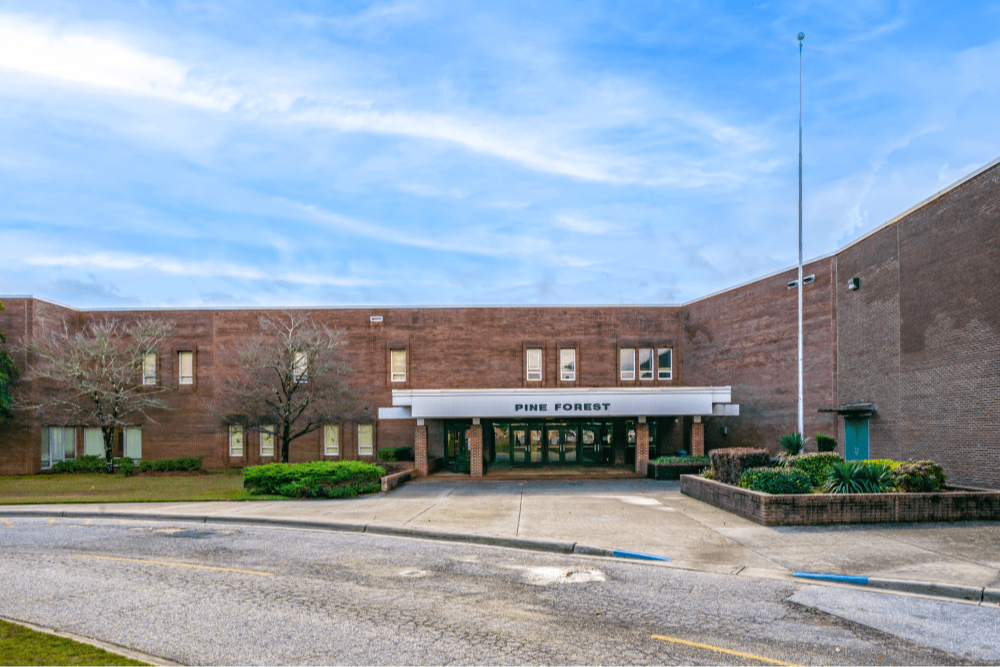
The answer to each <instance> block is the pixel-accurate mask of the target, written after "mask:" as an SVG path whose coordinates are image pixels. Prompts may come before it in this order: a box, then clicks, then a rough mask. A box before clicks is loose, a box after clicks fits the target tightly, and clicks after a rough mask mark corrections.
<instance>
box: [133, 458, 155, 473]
mask: <svg viewBox="0 0 1000 667" xmlns="http://www.w3.org/2000/svg"><path fill="white" fill-rule="evenodd" d="M135 470H136V472H138V473H139V474H140V475H141V474H142V473H144V472H150V471H152V470H153V462H152V461H139V465H138V467H136V469H135Z"/></svg>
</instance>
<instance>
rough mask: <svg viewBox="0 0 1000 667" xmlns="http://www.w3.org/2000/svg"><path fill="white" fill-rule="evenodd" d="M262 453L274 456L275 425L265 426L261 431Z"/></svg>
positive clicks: (262, 454)
mask: <svg viewBox="0 0 1000 667" xmlns="http://www.w3.org/2000/svg"><path fill="white" fill-rule="evenodd" d="M260 455H261V456H274V427H273V426H265V427H264V428H262V429H261V431H260Z"/></svg>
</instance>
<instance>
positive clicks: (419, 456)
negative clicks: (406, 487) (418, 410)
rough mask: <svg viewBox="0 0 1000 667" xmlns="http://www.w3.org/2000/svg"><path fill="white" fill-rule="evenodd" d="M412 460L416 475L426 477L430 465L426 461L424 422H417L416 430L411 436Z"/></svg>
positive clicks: (425, 428)
mask: <svg viewBox="0 0 1000 667" xmlns="http://www.w3.org/2000/svg"><path fill="white" fill-rule="evenodd" d="M413 461H414V462H415V463H416V467H417V474H418V475H420V476H421V477H427V475H429V474H430V467H429V464H428V462H427V425H426V424H417V430H416V432H415V433H414V436H413Z"/></svg>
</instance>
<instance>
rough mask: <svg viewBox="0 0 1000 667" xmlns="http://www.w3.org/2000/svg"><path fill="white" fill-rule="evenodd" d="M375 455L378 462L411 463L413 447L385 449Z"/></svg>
mask: <svg viewBox="0 0 1000 667" xmlns="http://www.w3.org/2000/svg"><path fill="white" fill-rule="evenodd" d="M377 454H378V457H377V458H378V459H379V460H380V461H412V460H413V447H386V448H385V449H380V450H378V452H377Z"/></svg>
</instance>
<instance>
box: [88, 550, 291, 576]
mask: <svg viewBox="0 0 1000 667" xmlns="http://www.w3.org/2000/svg"><path fill="white" fill-rule="evenodd" d="M73 555H74V556H76V557H77V558H95V559H97V560H117V561H123V562H126V563H148V564H149V565H169V566H170V567H190V568H193V569H195V570H218V571H220V572H239V573H241V574H259V575H262V576H265V577H272V576H274V573H273V572H256V571H254V570H234V569H232V568H229V567H211V566H210V565H190V564H188V563H168V562H166V561H162V560H140V559H138V558H115V557H113V556H91V555H89V554H73Z"/></svg>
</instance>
